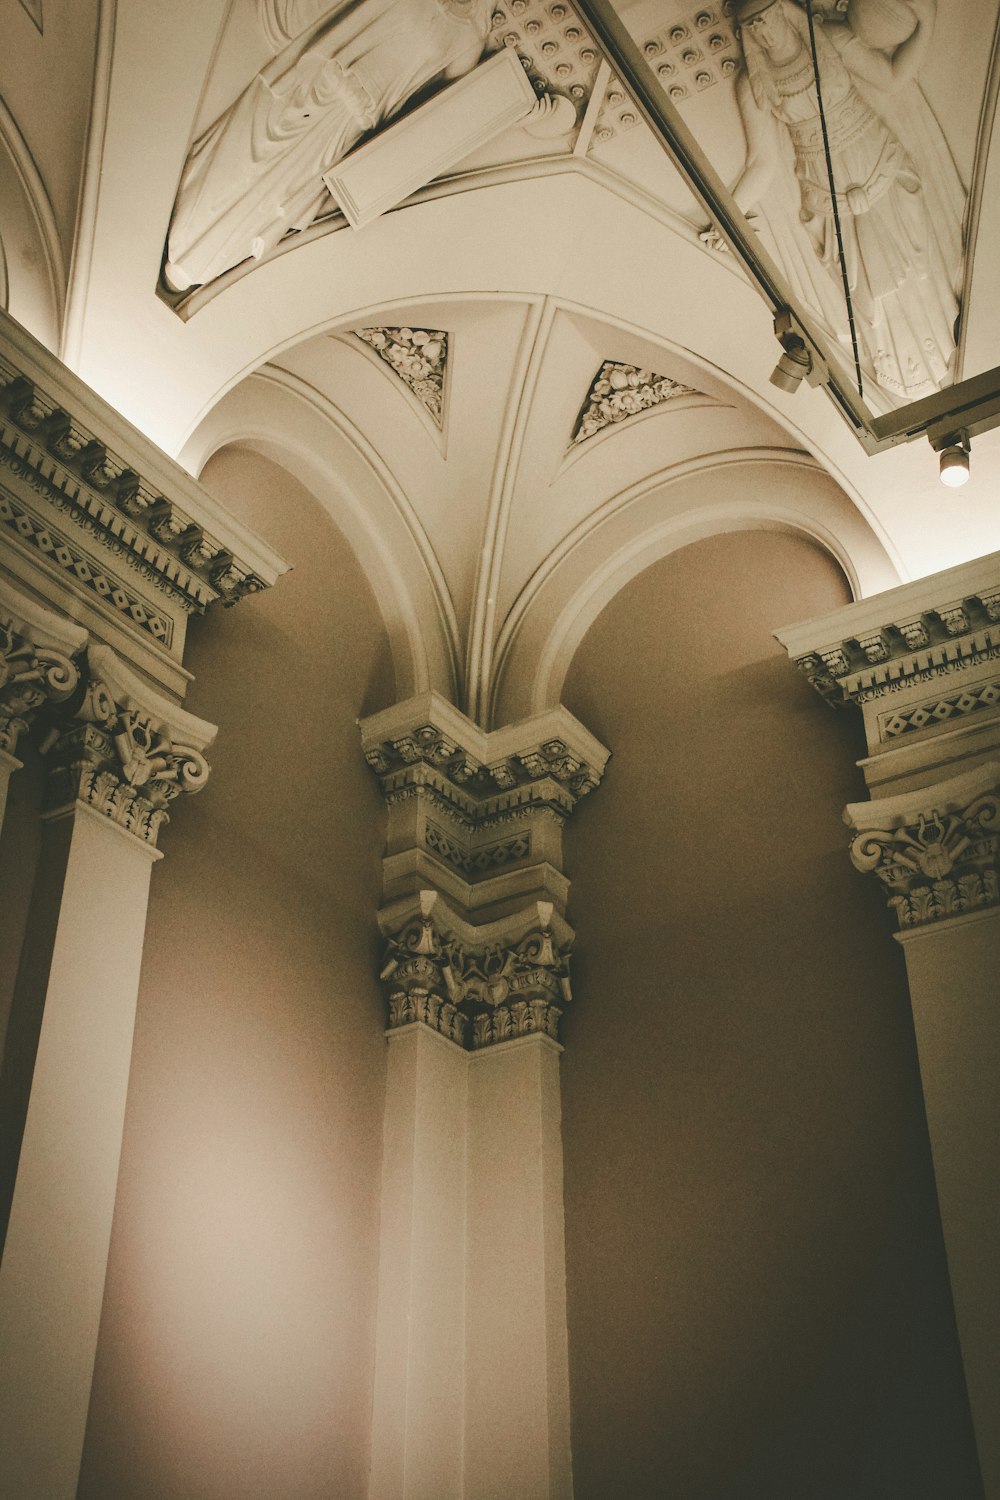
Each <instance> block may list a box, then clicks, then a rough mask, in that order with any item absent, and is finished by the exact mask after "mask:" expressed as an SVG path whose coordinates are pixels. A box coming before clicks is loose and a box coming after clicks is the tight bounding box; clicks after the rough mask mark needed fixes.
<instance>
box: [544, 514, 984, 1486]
mask: <svg viewBox="0 0 1000 1500" xmlns="http://www.w3.org/2000/svg"><path fill="white" fill-rule="evenodd" d="M848 599H849V595H848V593H847V588H846V585H845V583H844V580H843V579H842V577H841V576H840V574H839V572H838V570H837V569H836V567H835V566H834V564H833V563H832V562H831V561H829V560H828V559H827V558H826V557H825V556H824V555H822V554H821V553H820V552H818V551H817V550H816V549H814V548H813V547H812V546H811V545H810V544H808V543H806V542H805V541H800V540H797V539H794V538H792V537H789V536H783V535H774V534H767V533H764V532H744V533H739V534H735V535H728V536H718V537H714V538H712V539H710V540H708V541H703V542H699V543H697V544H696V545H694V546H691V547H688V548H686V549H684V550H683V551H681V552H678V553H675V554H673V555H672V556H670V557H668V558H666V559H664V560H662V561H661V562H658V563H657V564H656V565H655V566H653V567H651V568H650V569H648V571H646V572H645V573H643V574H641V575H640V576H639V577H638V578H637V579H635V580H634V581H633V582H632V583H631V584H629V585H628V587H627V588H625V589H624V590H623V591H622V592H621V593H620V594H619V595H618V596H617V597H616V598H615V599H614V600H613V601H612V602H611V603H610V604H609V605H608V607H607V608H606V609H605V610H604V612H603V613H602V614H601V616H600V617H599V618H598V620H597V621H596V623H595V624H594V626H593V627H592V629H591V630H590V632H589V633H588V635H587V636H586V638H585V640H584V642H583V644H582V645H581V647H580V650H579V651H578V653H577V656H576V658H575V660H574V663H573V666H572V669H571V672H570V675H569V679H568V681H567V685H566V689H565V692H564V701H565V703H566V704H567V706H568V707H569V708H570V709H571V710H572V711H573V712H574V713H576V714H578V715H579V717H580V718H581V719H582V720H583V721H584V723H586V724H587V726H588V727H589V728H590V729H592V730H593V731H594V732H595V733H596V734H597V735H598V736H599V737H600V738H601V739H602V740H603V741H604V742H605V743H606V744H608V745H609V746H610V747H611V749H612V752H613V755H612V760H611V762H610V765H609V769H608V772H607V775H606V778H605V781H604V783H603V785H602V786H601V788H600V790H599V791H598V792H597V793H596V794H595V795H594V796H592V797H590V798H588V799H587V800H586V802H585V803H584V804H583V805H582V806H581V807H580V808H579V809H578V811H577V813H576V814H575V815H574V819H573V820H572V822H571V824H570V827H569V831H568V869H569V873H570V875H571V877H572V881H573V885H572V896H571V916H572V919H573V922H574V925H575V927H576V930H577V934H578V937H577V950H576V957H575V960H574V991H575V996H576V998H575V1000H574V1004H573V1007H572V1011H571V1014H570V1016H569V1018H568V1019H567V1022H566V1027H565V1043H566V1052H565V1055H564V1057H563V1089H564V1094H563V1120H564V1139H565V1173H566V1239H567V1281H568V1309H569V1338H570V1378H571V1394H572V1402H573V1408H572V1410H573V1438H574V1478H575V1494H576V1500H607V1497H609V1496H611V1495H622V1496H628V1500H654V1497H655V1500H666V1497H670V1500H674V1497H676V1500H942V1497H944V1496H947V1497H948V1500H977V1497H980V1496H981V1493H982V1492H981V1488H980V1484H979V1480H978V1475H977V1470H976V1465H975V1459H974V1448H973V1439H972V1436H971V1430H970V1425H969V1418H968V1406H967V1400H966V1396H965V1388H964V1381H963V1376H962V1371H961V1366H960V1362H959V1356H958V1352H957V1343H956V1336H955V1331H954V1317H953V1312H952V1306H951V1299H950V1292H949V1286H948V1279H947V1271H946V1267H945V1263H944V1258H943V1250H942V1246H941V1239H940V1225H939V1220H938V1215H937V1206H936V1198H935V1194H934V1188H933V1181H932V1176H931V1168H930V1160H929V1148H928V1143H927V1137H926V1124H925V1120H924V1115H923V1108H922V1100H921V1094H920V1088H919V1079H918V1071H917V1062H916V1055H915V1047H914V1040H913V1029H912V1022H911V1019H910V1013H909V1006H908V998H907V990H906V980H905V973H904V966H903V955H902V953H901V951H900V949H899V947H898V945H897V944H896V943H895V942H894V941H893V940H892V937H891V923H890V921H889V917H888V913H886V912H885V911H884V910H883V901H882V897H881V895H880V893H879V891H878V890H877V889H876V888H875V887H874V885H873V883H872V882H870V881H868V880H865V879H863V878H862V877H860V876H859V875H857V874H856V873H855V872H854V871H853V869H852V867H851V866H850V863H849V861H848V858H847V852H846V846H847V842H848V839H847V832H846V829H845V828H844V826H843V824H842V822H841V821H840V809H841V808H842V806H843V805H844V803H846V802H848V801H851V800H858V799H860V798H862V797H863V796H864V790H863V785H862V782H861V778H860V773H858V772H857V771H856V769H855V766H854V764H853V761H854V760H855V759H856V758H857V757H858V756H860V755H861V754H862V753H863V741H862V737H861V732H860V720H854V719H852V718H851V717H849V716H848V715H846V714H845V715H835V714H833V713H831V712H830V710H829V709H828V708H826V707H825V706H824V705H823V704H822V703H821V701H820V700H819V698H818V697H816V695H815V694H813V693H812V691H811V690H810V689H809V687H808V686H807V684H806V683H805V682H804V680H802V679H800V678H799V677H798V675H797V674H796V672H795V670H794V668H793V667H792V666H791V665H790V664H789V662H788V660H787V658H786V657H785V655H784V653H783V651H782V650H781V648H780V647H779V646H778V645H777V643H776V642H775V641H774V640H772V639H771V631H772V630H774V629H776V628H778V627H780V626H782V625H786V624H790V623H792V622H794V621H797V620H801V619H805V618H808V617H810V616H812V615H816V614H820V613H823V612H825V611H827V610H830V609H833V608H836V607H837V606H839V605H841V604H843V603H846V602H848Z"/></svg>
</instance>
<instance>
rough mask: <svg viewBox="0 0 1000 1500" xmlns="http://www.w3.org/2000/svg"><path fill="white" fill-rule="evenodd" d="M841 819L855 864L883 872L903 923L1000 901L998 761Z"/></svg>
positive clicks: (855, 808) (856, 808) (854, 809)
mask: <svg viewBox="0 0 1000 1500" xmlns="http://www.w3.org/2000/svg"><path fill="white" fill-rule="evenodd" d="M844 817H845V821H846V822H848V823H849V824H851V825H852V826H853V827H854V828H855V829H856V830H857V833H856V836H855V838H854V841H853V843H852V844H851V859H852V861H853V862H854V865H855V866H856V868H857V869H859V870H861V871H863V872H865V873H873V874H875V875H877V876H878V878H879V880H880V881H881V882H882V884H883V885H884V886H885V888H886V891H887V893H888V900H889V905H890V907H891V908H892V909H893V911H894V912H895V913H896V917H897V920H898V922H899V925H900V927H901V928H912V927H920V926H924V925H926V924H928V923H933V922H938V921H941V920H943V919H945V918H948V917H956V916H964V915H967V914H968V913H970V912H976V911H981V910H983V909H984V908H989V907H995V906H998V905H1000V858H998V854H1000V763H998V762H989V763H987V764H986V765H984V766H980V767H979V768H977V769H976V770H975V771H972V772H969V773H966V774H965V775H963V776H958V777H954V778H952V780H950V781H948V782H943V783H940V784H939V785H938V786H936V787H929V788H924V789H922V790H921V791H919V792H916V793H911V794H908V795H906V796H903V797H897V798H886V799H884V800H882V801H880V802H864V803H855V804H852V805H851V806H850V807H848V808H847V810H846V812H845V814H844Z"/></svg>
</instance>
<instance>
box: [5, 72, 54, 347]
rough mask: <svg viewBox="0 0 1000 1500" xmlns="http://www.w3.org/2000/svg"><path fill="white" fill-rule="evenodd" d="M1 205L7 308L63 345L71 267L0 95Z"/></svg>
mask: <svg viewBox="0 0 1000 1500" xmlns="http://www.w3.org/2000/svg"><path fill="white" fill-rule="evenodd" d="M0 206H2V209H3V247H4V260H5V263H6V272H7V274H6V280H7V296H6V304H5V305H6V308H7V311H8V312H9V313H10V314H11V316H12V317H15V318H16V319H17V321H18V322H19V323H21V324H23V325H24V327H25V328H27V329H28V331H29V333H33V334H34V335H35V337H36V338H37V339H39V340H40V341H41V342H42V343H43V344H45V346H46V347H47V348H49V349H52V350H54V351H55V350H58V347H59V336H60V327H61V323H62V314H63V304H64V299H65V289H66V267H65V262H64V259H63V252H62V244H61V242H60V239H59V231H58V229H57V227H56V220H55V214H54V212H53V210H52V204H51V202H50V201H49V195H48V191H47V189H46V187H45V183H44V182H43V180H42V177H41V174H40V173H39V171H38V168H37V167H36V165H35V162H34V159H33V157H32V155H31V152H30V151H29V150H28V147H27V144H26V142H25V140H24V137H23V136H22V134H21V132H20V130H19V128H18V126H17V122H16V121H15V119H14V117H13V115H12V114H11V113H10V110H9V109H8V108H7V106H6V105H5V104H4V102H3V100H2V99H0Z"/></svg>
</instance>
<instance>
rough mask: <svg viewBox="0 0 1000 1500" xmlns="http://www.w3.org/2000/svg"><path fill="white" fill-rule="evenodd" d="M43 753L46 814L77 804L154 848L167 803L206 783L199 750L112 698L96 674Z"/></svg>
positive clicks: (165, 818)
mask: <svg viewBox="0 0 1000 1500" xmlns="http://www.w3.org/2000/svg"><path fill="white" fill-rule="evenodd" d="M50 757H51V760H50V765H51V769H50V774H49V780H48V787H47V794H46V806H47V808H48V810H49V811H58V810H61V809H63V808H65V807H68V806H69V805H70V804H71V803H73V802H77V801H78V802H82V803H84V804H85V805H86V806H88V807H92V808H93V809H94V810H95V811H97V812H99V813H101V814H103V815H104V816H105V817H107V818H109V819H110V820H111V822H113V823H115V824H117V825H118V826H119V827H120V828H123V829H124V830H125V831H126V832H127V833H131V834H134V835H135V837H136V838H138V839H140V840H142V842H143V843H147V844H150V845H152V846H154V847H155V845H156V840H157V835H158V833H159V830H160V828H161V827H162V825H163V824H164V823H166V822H167V821H169V815H168V812H167V809H168V807H169V806H170V803H171V802H173V800H174V799H175V798H176V797H179V796H180V795H181V794H182V793H188V794H190V793H194V792H199V791H201V789H202V787H204V785H205V783H206V781H207V780H208V764H207V762H206V760H205V757H204V756H203V755H202V753H201V751H200V750H198V749H196V748H195V747H194V746H191V745H182V744H177V743H175V742H174V740H173V739H172V737H171V734H170V731H169V728H168V726H167V725H166V724H164V723H163V721H162V720H160V719H158V718H156V717H155V716H153V715H150V714H146V713H143V712H142V710H141V709H139V708H137V707H136V706H135V705H133V704H131V703H126V702H118V701H116V699H115V696H114V693H113V692H112V690H111V689H110V688H109V687H108V685H107V684H106V683H105V682H103V681H102V680H101V679H100V677H98V676H91V677H90V678H89V680H88V682H87V685H86V689H85V692H84V696H83V701H82V702H81V704H80V705H79V707H78V708H77V710H76V712H75V714H74V715H73V719H72V722H71V723H70V724H69V726H68V727H67V728H65V729H64V730H63V732H62V734H61V735H60V736H59V738H58V739H57V741H56V743H55V745H54V747H53V748H52V750H51V751H50Z"/></svg>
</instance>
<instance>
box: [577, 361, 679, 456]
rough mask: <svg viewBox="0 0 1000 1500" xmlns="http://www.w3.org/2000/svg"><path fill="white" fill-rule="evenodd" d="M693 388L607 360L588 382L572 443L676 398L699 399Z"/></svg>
mask: <svg viewBox="0 0 1000 1500" xmlns="http://www.w3.org/2000/svg"><path fill="white" fill-rule="evenodd" d="M701 394H702V393H701V392H700V391H696V390H695V389H694V387H693V386H690V385H682V384H681V382H680V381H679V380H671V378H670V377H669V376H668V375H654V373H653V371H652V370H643V369H640V368H639V366H638V365H627V364H622V363H620V362H619V361H617V360H610V359H607V360H605V361H604V363H603V364H602V366H601V368H600V369H599V370H598V372H597V374H596V375H595V376H594V379H593V380H592V381H591V384H590V389H589V390H588V392H587V395H586V397H585V399H584V402H583V405H582V407H581V408H580V415H579V416H578V417H577V419H576V426H575V427H574V429H573V439H572V440H573V442H574V443H584V442H586V440H587V438H591V437H594V436H595V435H596V434H597V433H598V432H603V430H604V429H605V428H606V427H610V426H612V425H613V424H615V423H617V422H624V421H627V420H628V418H629V417H635V416H638V415H639V414H640V412H644V411H650V410H651V409H652V408H653V407H654V406H660V405H661V404H662V403H663V402H664V401H673V400H676V399H677V397H678V396H698V395H701Z"/></svg>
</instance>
